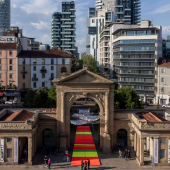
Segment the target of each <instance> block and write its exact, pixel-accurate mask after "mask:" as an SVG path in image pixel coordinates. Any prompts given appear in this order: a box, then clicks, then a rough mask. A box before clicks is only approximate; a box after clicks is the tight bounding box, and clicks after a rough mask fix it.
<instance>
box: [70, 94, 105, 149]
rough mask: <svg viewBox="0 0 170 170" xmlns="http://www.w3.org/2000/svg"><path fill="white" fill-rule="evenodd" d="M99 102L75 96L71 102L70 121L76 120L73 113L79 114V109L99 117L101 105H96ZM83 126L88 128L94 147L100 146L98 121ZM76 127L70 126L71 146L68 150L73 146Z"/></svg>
mask: <svg viewBox="0 0 170 170" xmlns="http://www.w3.org/2000/svg"><path fill="white" fill-rule="evenodd" d="M98 103H99V102H97V101H96V99H95V98H91V97H89V96H87V97H84V96H82V98H81V96H80V97H79V96H77V97H76V98H75V99H74V101H73V102H72V105H71V107H70V120H76V118H74V117H72V115H73V114H74V113H77V114H78V113H79V109H90V112H93V113H94V115H99V114H102V113H103V112H102V111H101V110H102V109H100V108H101V105H99V104H100V103H99V104H98ZM83 126H89V127H90V129H91V131H92V134H93V137H94V140H95V141H96V143H95V144H96V145H100V120H98V121H95V122H92V123H91V122H90V123H88V124H85V125H83ZM76 128H77V126H75V125H72V124H70V141H71V143H70V144H71V146H70V148H71V149H72V148H73V146H74V137H75V132H76Z"/></svg>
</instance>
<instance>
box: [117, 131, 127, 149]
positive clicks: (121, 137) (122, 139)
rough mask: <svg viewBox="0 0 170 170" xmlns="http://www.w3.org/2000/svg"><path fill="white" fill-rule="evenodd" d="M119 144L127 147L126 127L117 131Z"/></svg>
mask: <svg viewBox="0 0 170 170" xmlns="http://www.w3.org/2000/svg"><path fill="white" fill-rule="evenodd" d="M117 145H118V146H121V147H127V131H126V130H125V129H120V130H118V131H117Z"/></svg>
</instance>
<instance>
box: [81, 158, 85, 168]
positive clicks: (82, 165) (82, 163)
mask: <svg viewBox="0 0 170 170" xmlns="http://www.w3.org/2000/svg"><path fill="white" fill-rule="evenodd" d="M83 167H84V162H83V160H82V161H81V170H83Z"/></svg>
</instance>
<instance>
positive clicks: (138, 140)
mask: <svg viewBox="0 0 170 170" xmlns="http://www.w3.org/2000/svg"><path fill="white" fill-rule="evenodd" d="M139 153H140V138H139V135H138V134H137V153H136V156H137V158H139V156H140V154H139Z"/></svg>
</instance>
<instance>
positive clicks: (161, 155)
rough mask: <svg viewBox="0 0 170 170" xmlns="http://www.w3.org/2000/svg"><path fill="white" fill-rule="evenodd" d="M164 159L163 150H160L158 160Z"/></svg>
mask: <svg viewBox="0 0 170 170" xmlns="http://www.w3.org/2000/svg"><path fill="white" fill-rule="evenodd" d="M163 158H165V149H161V150H160V159H163Z"/></svg>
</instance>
